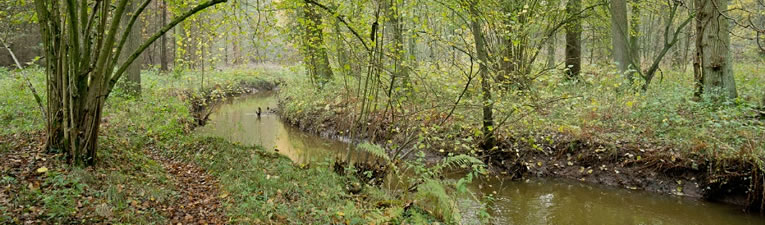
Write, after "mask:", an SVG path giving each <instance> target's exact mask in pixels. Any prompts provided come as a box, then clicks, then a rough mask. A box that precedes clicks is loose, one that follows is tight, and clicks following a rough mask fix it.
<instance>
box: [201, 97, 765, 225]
mask: <svg viewBox="0 0 765 225" xmlns="http://www.w3.org/2000/svg"><path fill="white" fill-rule="evenodd" d="M276 105H277V102H276V98H275V97H274V96H273V93H261V94H258V95H255V96H248V97H244V98H240V99H235V100H232V101H231V102H230V103H229V104H224V105H221V106H220V107H219V108H217V109H216V111H215V113H214V114H213V115H211V117H210V122H209V124H208V125H207V126H205V127H202V128H200V129H199V132H200V133H201V134H203V135H212V136H219V137H223V138H226V139H227V140H229V141H232V142H239V143H242V144H246V145H262V146H264V147H265V148H266V149H278V150H279V153H281V154H284V155H286V156H288V157H289V158H290V159H292V160H293V161H295V162H299V163H306V162H309V161H311V160H324V159H326V158H335V157H338V156H342V155H344V154H345V151H346V147H347V145H346V144H344V143H342V142H338V141H333V140H327V139H323V138H320V137H317V136H315V135H311V134H308V133H304V132H301V131H300V130H299V129H296V128H293V127H291V126H287V125H285V124H283V123H282V122H281V121H280V119H279V117H278V115H275V114H273V113H271V112H269V111H268V110H266V109H267V108H274V107H276ZM258 107H261V108H262V109H263V110H265V112H264V113H263V114H262V115H261V116H260V117H258V116H257V114H256V112H257V109H258ZM470 189H471V190H472V191H474V192H476V193H482V194H486V195H488V194H491V193H494V194H493V195H494V201H492V202H490V203H481V202H480V201H475V200H474V199H475V198H473V197H469V196H463V197H461V198H460V199H459V205H460V207H461V208H460V211H461V212H463V220H464V221H463V222H464V223H465V224H475V223H477V221H478V216H477V215H478V213H477V212H478V211H479V210H480V208H481V206H482V205H484V204H487V205H486V206H487V208H489V213H490V214H491V215H492V216H493V218H492V220H491V223H492V224H659V225H662V224H760V225H763V224H765V220H763V217H759V216H753V215H746V214H743V213H741V212H740V211H738V210H737V208H736V207H733V206H727V205H722V204H716V203H709V202H703V201H696V200H692V199H684V198H679V197H672V196H665V195H658V194H654V193H647V192H642V191H630V190H624V189H618V188H610V187H601V186H593V185H586V184H581V183H577V182H568V181H560V180H546V179H534V180H531V181H506V180H502V179H482V180H477V181H475V182H474V183H472V184H471V187H470ZM479 196H480V194H479Z"/></svg>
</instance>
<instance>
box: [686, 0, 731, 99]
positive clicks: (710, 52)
mask: <svg viewBox="0 0 765 225" xmlns="http://www.w3.org/2000/svg"><path fill="white" fill-rule="evenodd" d="M695 4H696V10H697V11H696V12H697V17H696V34H697V37H696V57H695V59H694V60H695V61H694V78H695V88H696V91H695V97H696V98H697V99H699V98H701V97H702V95H704V94H711V95H712V96H724V97H726V98H728V99H733V98H736V97H737V96H738V93H737V92H736V82H735V80H734V77H733V63H732V62H731V58H730V34H729V33H728V29H729V26H730V22H729V21H728V20H727V19H726V18H727V17H728V16H727V12H726V11H727V8H728V0H696V2H695Z"/></svg>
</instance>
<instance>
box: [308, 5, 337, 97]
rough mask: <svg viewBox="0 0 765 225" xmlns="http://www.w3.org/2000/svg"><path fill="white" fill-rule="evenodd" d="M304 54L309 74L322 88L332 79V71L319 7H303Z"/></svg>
mask: <svg viewBox="0 0 765 225" xmlns="http://www.w3.org/2000/svg"><path fill="white" fill-rule="evenodd" d="M302 16H303V20H302V22H303V27H304V29H305V36H304V37H303V38H304V40H303V52H304V57H305V61H306V64H307V66H308V74H309V75H310V76H311V78H312V79H313V80H314V81H315V82H317V83H318V84H319V85H320V86H323V85H324V84H325V83H327V82H328V81H330V80H331V79H332V69H331V68H330V67H329V56H328V55H327V47H326V46H325V45H324V31H323V25H322V21H321V13H319V11H318V9H317V6H315V5H313V4H305V5H304V6H303V13H302Z"/></svg>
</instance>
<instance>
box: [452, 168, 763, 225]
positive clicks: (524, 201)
mask: <svg viewBox="0 0 765 225" xmlns="http://www.w3.org/2000/svg"><path fill="white" fill-rule="evenodd" d="M479 187H480V188H479ZM471 190H473V191H476V192H482V193H486V194H489V193H493V192H496V194H495V195H494V197H495V198H494V201H493V202H491V203H490V204H489V205H487V207H488V208H489V211H490V212H489V213H490V214H491V215H492V216H493V218H492V224H760V225H762V224H765V219H764V218H763V217H760V216H756V215H747V214H744V213H742V212H741V211H739V210H738V208H736V207H734V206H729V205H723V204H717V203H710V202H703V201H698V200H693V199H687V198H681V197H674V196H666V195H658V194H655V193H647V192H643V191H630V190H624V189H619V188H611V187H600V186H593V185H587V184H581V183H575V182H569V181H561V180H548V179H535V180H530V181H510V182H507V181H506V182H503V181H502V180H500V179H488V180H482V181H477V182H474V183H473V184H472V187H471ZM463 203H464V201H463ZM471 204H476V203H475V202H473V203H468V204H467V207H471V206H470V205H471ZM468 218H470V220H473V218H475V216H472V217H471V216H470V215H468ZM465 222H467V223H469V222H470V221H465Z"/></svg>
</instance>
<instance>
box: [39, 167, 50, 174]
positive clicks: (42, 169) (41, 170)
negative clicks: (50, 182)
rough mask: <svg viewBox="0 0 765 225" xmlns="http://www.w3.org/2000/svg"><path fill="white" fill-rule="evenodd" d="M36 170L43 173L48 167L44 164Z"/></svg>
mask: <svg viewBox="0 0 765 225" xmlns="http://www.w3.org/2000/svg"><path fill="white" fill-rule="evenodd" d="M37 172H38V173H45V172H48V168H47V167H44V166H43V167H40V168H39V169H37Z"/></svg>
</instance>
